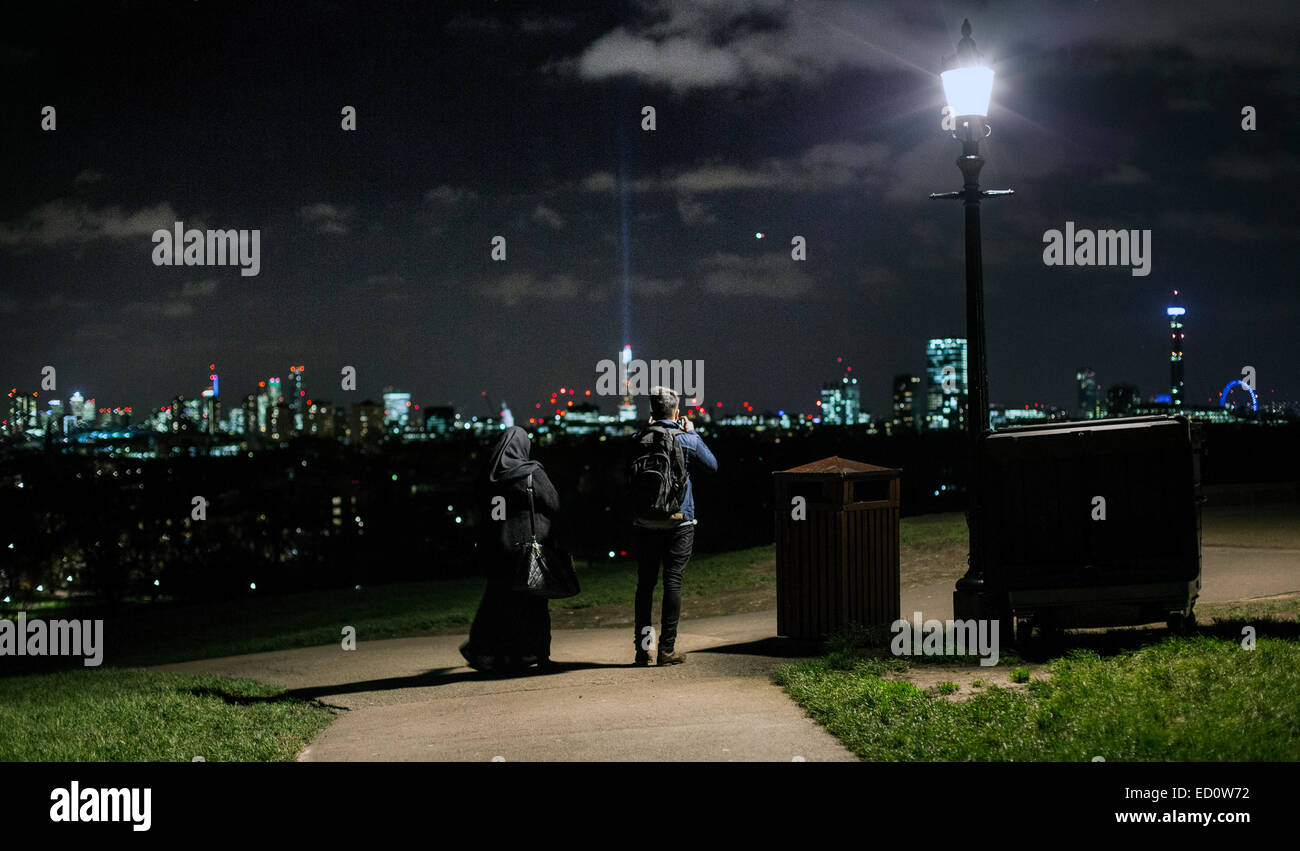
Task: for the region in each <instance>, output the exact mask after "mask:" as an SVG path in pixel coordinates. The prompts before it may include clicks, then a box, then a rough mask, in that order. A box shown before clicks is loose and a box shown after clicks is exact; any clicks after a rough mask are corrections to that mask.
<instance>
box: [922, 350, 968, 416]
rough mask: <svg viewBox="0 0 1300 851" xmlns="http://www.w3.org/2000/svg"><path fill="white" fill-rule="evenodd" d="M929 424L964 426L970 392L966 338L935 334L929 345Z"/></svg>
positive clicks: (926, 396) (927, 376) (927, 400)
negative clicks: (937, 335) (936, 335)
mask: <svg viewBox="0 0 1300 851" xmlns="http://www.w3.org/2000/svg"><path fill="white" fill-rule="evenodd" d="M925 360H926V368H925V377H926V388H925V428H926V430H927V431H939V430H943V429H964V428H965V427H966V403H967V394H968V392H969V384H968V383H967V370H966V340H965V338H963V337H935V338H933V339H931V340H930V341H929V343H927V344H926V348H925Z"/></svg>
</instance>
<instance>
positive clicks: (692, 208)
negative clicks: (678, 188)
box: [677, 195, 718, 225]
mask: <svg viewBox="0 0 1300 851" xmlns="http://www.w3.org/2000/svg"><path fill="white" fill-rule="evenodd" d="M677 215H678V216H679V217H681V220H682V224H684V225H711V224H713V223H714V222H716V221H717V220H718V217H717V216H715V215H713V214H712V213H710V212H709V210H708V208H707V207H705V206H704V204H702V203H701V202H699V201H696V200H695V199H694V198H691V197H690V196H688V195H681V196H678V198H677Z"/></svg>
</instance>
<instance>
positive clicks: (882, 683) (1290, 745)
mask: <svg viewBox="0 0 1300 851" xmlns="http://www.w3.org/2000/svg"><path fill="white" fill-rule="evenodd" d="M906 668H907V663H906V662H904V661H902V660H898V659H893V658H888V659H878V658H861V657H859V658H857V659H855V660H853V661H852V663H851V664H849V663H847V659H846V654H845V651H843V650H842V649H840V650H835V651H832V656H831V657H830V658H828V659H822V660H817V661H812V662H804V663H799V664H793V665H787V666H785V667H783V668H781V669H780V670H779V671H778V673H777V681H778V682H779V683H780V684H781V685H782V686H783V687H784V688H785V689H786V691H787V692H789V693H790V695H791V696H792V697H793V698H794V699H795V700H796V701H798V703H799V704H800V705H801V706H803V707H804V708H805V709H806V710H807V711H808V712H809V713H810V714H811V715H812V716H813V717H814V718H816V719H817V720H818V721H819V722H821V723H822V724H823V725H824V726H825V727H826V728H827V729H828V730H829V731H830V732H831V733H833V734H834V735H835V736H837V737H838V738H839V739H840V741H842V742H843V743H844V745H845V746H846V747H848V748H849V749H850V750H852V751H853V752H854V753H856V754H857V755H858V757H859V758H861V759H864V760H871V761H913V760H934V761H989V760H996V761H1088V760H1091V759H1093V758H1094V757H1097V756H1100V757H1103V758H1104V759H1105V760H1107V761H1110V762H1123V761H1166V760H1189V761H1229V760H1261V761H1295V760H1300V701H1297V700H1296V698H1295V695H1296V694H1297V693H1300V692H1298V690H1300V642H1297V641H1296V640H1294V639H1283V638H1267V637H1261V638H1259V639H1258V641H1257V644H1256V647H1255V649H1254V650H1245V649H1243V647H1242V645H1241V642H1240V641H1238V640H1234V639H1228V638H1214V637H1210V636H1198V637H1194V638H1185V639H1184V638H1167V639H1165V640H1163V641H1161V642H1160V643H1158V644H1150V645H1147V646H1143V647H1139V648H1136V649H1130V650H1125V651H1121V652H1119V653H1116V654H1114V655H1111V656H1102V655H1100V654H1098V653H1097V652H1095V651H1092V650H1086V649H1075V650H1071V651H1069V652H1068V653H1067V654H1066V655H1064V656H1062V657H1059V658H1056V659H1054V660H1052V661H1050V662H1048V663H1047V665H1046V671H1047V677H1046V678H1042V677H1039V678H1035V679H1032V680H1031V681H1030V682H1029V683H1028V685H1027V686H1026V687H1025V688H1023V689H1015V688H1005V687H1001V686H998V685H991V686H988V687H984V688H981V689H980V690H979V691H978V693H976V694H973V695H972V696H970V697H969V698H968V699H965V700H954V699H949V698H948V697H947V696H945V694H944V692H946V691H947V689H935V690H922V689H920V688H918V687H917V686H916V685H914V684H913V683H912V682H910V681H908V680H907V679H905V678H901V677H900V676H899V674H900V672H902V671H904V670H905V669H906Z"/></svg>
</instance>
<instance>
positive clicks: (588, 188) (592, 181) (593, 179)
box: [578, 171, 618, 192]
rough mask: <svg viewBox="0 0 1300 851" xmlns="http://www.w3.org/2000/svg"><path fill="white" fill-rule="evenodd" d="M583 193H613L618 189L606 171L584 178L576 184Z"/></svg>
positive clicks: (612, 176)
mask: <svg viewBox="0 0 1300 851" xmlns="http://www.w3.org/2000/svg"><path fill="white" fill-rule="evenodd" d="M578 185H579V187H580V188H581V189H582V191H583V192H613V191H614V190H615V189H617V188H618V181H616V180H615V179H614V175H612V174H610V173H609V172H607V171H598V172H596V173H595V174H592V175H588V176H587V177H584V178H583V179H582V181H581V182H580V183H579V184H578Z"/></svg>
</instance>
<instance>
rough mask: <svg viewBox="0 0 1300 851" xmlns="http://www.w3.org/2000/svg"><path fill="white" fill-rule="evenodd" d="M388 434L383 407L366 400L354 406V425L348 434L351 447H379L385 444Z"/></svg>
mask: <svg viewBox="0 0 1300 851" xmlns="http://www.w3.org/2000/svg"><path fill="white" fill-rule="evenodd" d="M386 432H387V429H386V427H385V420H384V407H383V406H382V405H379V404H377V403H375V402H374V401H373V400H371V399H366V400H364V401H361V402H357V403H356V404H355V405H353V406H352V424H351V431H350V432H349V434H348V443H349V444H350V445H352V446H378V445H379V444H380V443H382V442H383V440H384V435H385V434H386Z"/></svg>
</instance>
